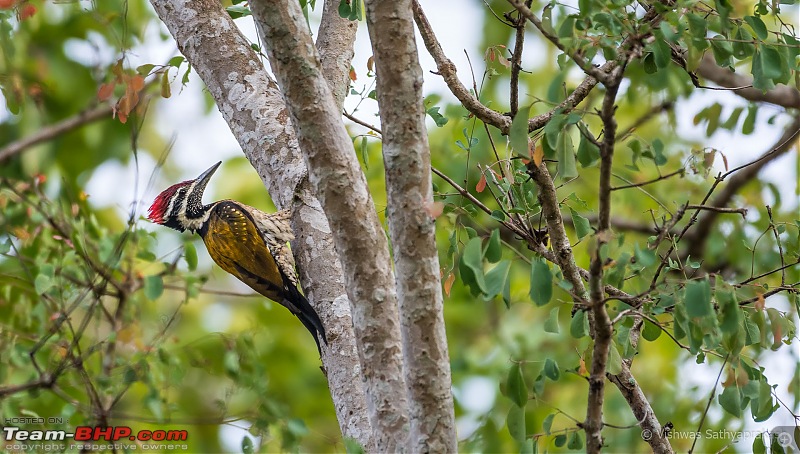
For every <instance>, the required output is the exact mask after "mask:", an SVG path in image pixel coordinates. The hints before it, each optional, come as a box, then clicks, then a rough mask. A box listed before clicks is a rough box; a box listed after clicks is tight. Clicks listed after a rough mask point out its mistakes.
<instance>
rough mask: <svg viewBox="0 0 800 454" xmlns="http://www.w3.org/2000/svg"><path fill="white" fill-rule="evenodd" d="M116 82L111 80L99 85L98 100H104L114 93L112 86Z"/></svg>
mask: <svg viewBox="0 0 800 454" xmlns="http://www.w3.org/2000/svg"><path fill="white" fill-rule="evenodd" d="M116 85H117V83H116V82H115V81H113V80H112V81H111V82H109V83H107V84H103V85H100V89H99V90H97V99H98V100H100V101H105V100H107V99H108V98H110V97H111V95H113V94H114V86H116Z"/></svg>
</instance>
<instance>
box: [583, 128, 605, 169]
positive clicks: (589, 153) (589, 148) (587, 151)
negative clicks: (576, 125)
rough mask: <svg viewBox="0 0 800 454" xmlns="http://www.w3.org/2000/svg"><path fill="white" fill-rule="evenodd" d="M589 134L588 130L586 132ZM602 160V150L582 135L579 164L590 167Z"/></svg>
mask: <svg viewBox="0 0 800 454" xmlns="http://www.w3.org/2000/svg"><path fill="white" fill-rule="evenodd" d="M586 132H587V133H588V130H587V131H586ZM599 160H600V149H599V148H597V145H595V144H594V143H592V142H591V141H590V140H589V139H587V138H586V136H584V134H581V142H580V143H579V144H578V162H580V163H581V166H582V167H589V166H591V165H593V164H594V163H596V162H597V161H599Z"/></svg>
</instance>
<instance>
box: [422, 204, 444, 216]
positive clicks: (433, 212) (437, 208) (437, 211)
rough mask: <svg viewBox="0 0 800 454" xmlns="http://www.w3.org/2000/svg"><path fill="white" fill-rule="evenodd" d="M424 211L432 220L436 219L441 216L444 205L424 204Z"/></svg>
mask: <svg viewBox="0 0 800 454" xmlns="http://www.w3.org/2000/svg"><path fill="white" fill-rule="evenodd" d="M425 211H427V212H428V214H429V215H430V217H431V218H432V219H436V218H438V217H439V216H441V215H442V211H444V203H442V202H430V203H426V204H425Z"/></svg>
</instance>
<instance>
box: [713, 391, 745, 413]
mask: <svg viewBox="0 0 800 454" xmlns="http://www.w3.org/2000/svg"><path fill="white" fill-rule="evenodd" d="M718 400H719V404H720V406H722V408H723V409H725V411H727V412H728V413H730V414H732V415H733V416H736V417H737V418H738V417H741V416H742V396H741V395H740V394H739V388H737V387H736V386H729V387H727V388H725V390H724V391H722V394H720V395H719V397H718Z"/></svg>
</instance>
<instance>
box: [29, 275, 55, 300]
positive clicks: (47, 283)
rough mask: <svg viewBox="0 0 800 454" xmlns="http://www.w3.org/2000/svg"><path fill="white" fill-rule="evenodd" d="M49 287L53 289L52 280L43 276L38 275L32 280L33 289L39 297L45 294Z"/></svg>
mask: <svg viewBox="0 0 800 454" xmlns="http://www.w3.org/2000/svg"><path fill="white" fill-rule="evenodd" d="M51 287H53V279H52V278H50V277H49V276H47V275H45V274H39V275H37V276H36V279H34V280H33V288H34V289H35V290H36V293H38V294H39V295H42V294H44V293H46V292H47V291H48V290H50V288H51Z"/></svg>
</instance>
